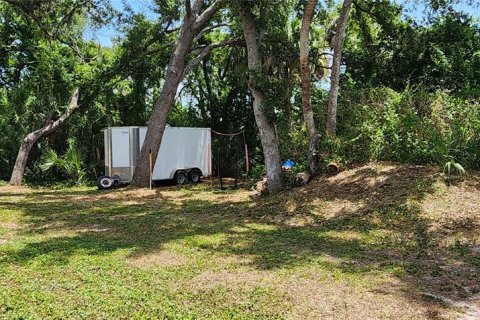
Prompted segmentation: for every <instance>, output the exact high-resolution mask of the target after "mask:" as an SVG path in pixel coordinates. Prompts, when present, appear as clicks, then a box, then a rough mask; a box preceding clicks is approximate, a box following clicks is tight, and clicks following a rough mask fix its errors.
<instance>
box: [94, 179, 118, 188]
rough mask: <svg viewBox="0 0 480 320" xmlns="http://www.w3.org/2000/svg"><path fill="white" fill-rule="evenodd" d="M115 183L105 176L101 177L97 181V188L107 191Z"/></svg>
mask: <svg viewBox="0 0 480 320" xmlns="http://www.w3.org/2000/svg"><path fill="white" fill-rule="evenodd" d="M114 184H115V181H114V180H113V179H112V178H110V177H107V176H101V177H100V178H98V180H97V187H98V189H100V190H107V189H111V188H113V186H114Z"/></svg>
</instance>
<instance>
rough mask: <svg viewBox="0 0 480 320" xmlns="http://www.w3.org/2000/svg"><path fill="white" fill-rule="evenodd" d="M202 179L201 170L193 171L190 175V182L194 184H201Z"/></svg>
mask: <svg viewBox="0 0 480 320" xmlns="http://www.w3.org/2000/svg"><path fill="white" fill-rule="evenodd" d="M201 179H202V171H200V170H199V169H192V170H190V172H189V173H188V180H190V181H191V182H193V183H199V182H200V180H201Z"/></svg>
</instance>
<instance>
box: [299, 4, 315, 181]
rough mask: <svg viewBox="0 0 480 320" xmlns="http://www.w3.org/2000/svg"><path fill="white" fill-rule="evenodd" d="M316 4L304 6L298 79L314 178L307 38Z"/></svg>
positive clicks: (313, 140)
mask: <svg viewBox="0 0 480 320" xmlns="http://www.w3.org/2000/svg"><path fill="white" fill-rule="evenodd" d="M316 4H317V0H308V2H307V4H306V5H305V12H304V14H303V19H302V28H301V29H300V77H301V82H302V105H303V118H304V121H305V127H306V128H307V135H308V142H309V148H308V166H309V169H310V173H311V174H312V175H313V176H315V175H316V174H317V172H318V165H319V164H318V162H319V159H318V150H317V144H318V140H319V137H318V136H317V131H316V129H315V121H314V118H313V110H312V98H311V92H310V83H311V76H310V59H309V55H310V45H309V39H308V38H309V34H310V25H311V23H312V19H313V14H314V13H315V6H316Z"/></svg>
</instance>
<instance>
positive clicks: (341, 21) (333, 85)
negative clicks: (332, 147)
mask: <svg viewBox="0 0 480 320" xmlns="http://www.w3.org/2000/svg"><path fill="white" fill-rule="evenodd" d="M351 7H352V0H344V1H343V6H342V12H341V13H340V17H339V18H338V21H337V30H336V34H335V40H334V41H333V62H332V75H331V77H330V93H329V95H328V114H327V135H328V136H329V137H330V138H335V135H336V128H337V101H338V90H339V82H340V65H341V62H342V50H343V42H344V40H345V30H346V28H347V21H348V14H349V13H350V8H351Z"/></svg>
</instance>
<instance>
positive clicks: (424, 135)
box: [321, 88, 480, 169]
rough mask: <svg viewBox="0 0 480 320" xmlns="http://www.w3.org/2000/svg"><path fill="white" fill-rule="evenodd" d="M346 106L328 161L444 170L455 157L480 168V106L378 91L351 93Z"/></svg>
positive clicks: (441, 95) (325, 147)
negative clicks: (421, 165) (379, 162)
mask: <svg viewBox="0 0 480 320" xmlns="http://www.w3.org/2000/svg"><path fill="white" fill-rule="evenodd" d="M340 105H341V107H340V109H339V118H340V119H341V121H340V122H339V128H338V138H337V140H335V141H329V140H326V139H325V140H324V141H323V142H322V148H321V150H322V152H323V153H324V158H325V159H326V160H327V161H329V160H335V161H336V162H339V159H338V158H337V159H334V158H332V157H339V158H340V163H342V162H346V163H355V162H364V161H369V160H388V161H398V162H407V163H430V164H443V160H444V159H445V157H454V158H455V159H460V160H461V162H462V163H464V164H465V165H466V166H467V167H469V168H475V169H478V168H479V167H480V166H479V161H478V160H479V156H480V148H479V143H480V136H479V135H478V132H480V131H479V130H480V121H479V119H480V112H479V104H478V102H475V101H471V100H466V99H463V98H456V97H453V96H452V95H449V94H448V93H447V92H444V91H436V92H433V93H429V92H427V91H426V90H424V89H423V88H415V89H411V88H407V89H406V90H405V91H403V92H400V93H398V92H395V91H393V90H391V89H387V88H372V89H361V90H349V91H348V93H344V95H343V96H342V99H341V104H340Z"/></svg>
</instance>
